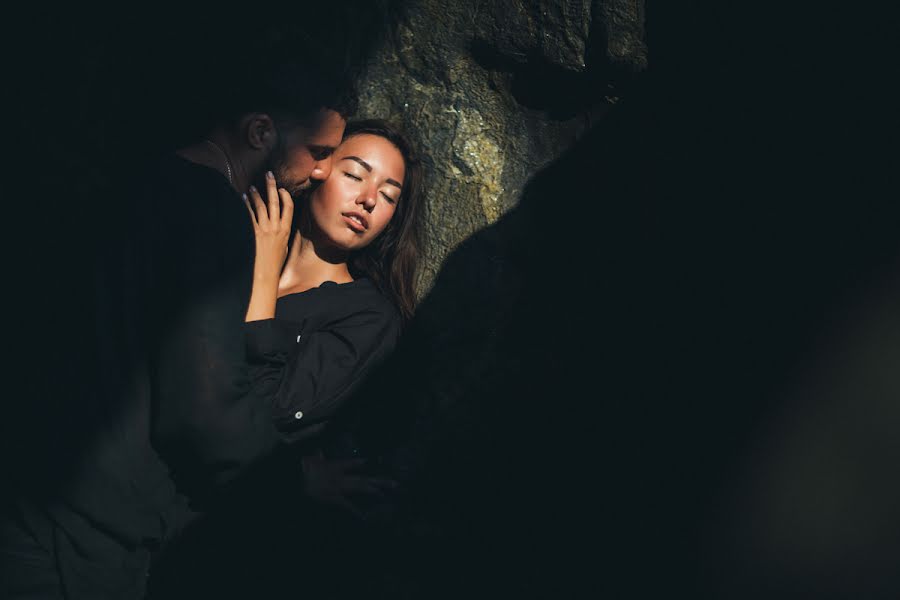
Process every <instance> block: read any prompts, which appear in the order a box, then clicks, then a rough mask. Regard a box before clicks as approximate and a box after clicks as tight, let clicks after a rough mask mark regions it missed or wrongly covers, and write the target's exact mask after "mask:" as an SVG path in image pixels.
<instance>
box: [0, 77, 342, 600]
mask: <svg viewBox="0 0 900 600" xmlns="http://www.w3.org/2000/svg"><path fill="white" fill-rule="evenodd" d="M253 83H254V85H253V86H247V88H249V93H246V94H243V95H241V96H235V97H234V98H233V99H234V100H236V102H235V103H234V106H232V107H231V109H230V110H229V111H225V112H223V113H221V114H220V115H219V116H218V117H217V118H216V124H215V126H214V127H212V129H211V131H210V132H209V134H208V135H207V136H206V137H205V138H204V139H203V140H201V141H198V142H196V143H193V144H190V145H188V146H187V147H185V148H183V149H181V150H179V151H178V152H177V154H176V155H173V156H168V157H166V158H165V159H163V160H162V161H160V163H159V164H158V165H155V166H154V167H153V168H152V169H150V170H147V171H146V172H145V173H143V174H142V177H141V179H140V180H139V181H140V182H141V183H140V184H139V185H136V186H134V187H127V188H126V187H124V186H123V187H122V188H121V189H119V190H118V192H117V195H116V196H117V197H113V198H112V199H111V201H110V202H108V203H105V204H100V205H99V206H100V207H112V208H111V210H109V211H107V212H106V213H105V214H102V215H101V217H99V218H103V219H107V220H108V222H106V223H103V226H102V227H98V229H100V230H104V229H112V233H111V234H109V235H107V238H106V239H105V240H104V241H102V242H101V246H102V248H101V250H102V254H103V255H104V258H105V263H106V264H105V265H104V268H103V269H102V270H101V271H102V273H101V277H100V280H101V281H102V283H101V285H100V288H101V293H100V294H98V297H99V301H100V305H99V306H98V307H97V314H98V315H99V319H98V321H99V322H98V323H97V327H98V330H99V335H98V340H99V344H98V350H97V359H96V366H97V368H98V373H99V376H97V377H96V378H95V380H94V386H95V388H94V389H92V390H89V392H90V393H86V394H84V397H79V396H77V395H76V394H75V393H74V391H73V396H74V397H73V398H72V399H71V402H70V403H69V405H70V406H72V407H74V408H73V409H71V410H68V411H67V412H65V413H63V414H50V415H48V422H52V423H53V426H52V428H53V429H54V431H56V432H64V433H65V435H59V436H58V437H57V438H56V440H55V442H56V445H57V447H56V448H55V449H54V453H53V454H52V455H49V454H48V460H47V461H45V463H42V464H41V465H39V466H37V467H36V468H34V469H32V471H33V473H32V474H31V477H30V480H29V481H28V482H27V484H26V485H23V486H21V489H20V490H19V491H20V493H19V494H18V495H17V497H16V498H15V500H14V501H13V502H10V503H8V505H7V506H4V510H3V514H2V515H0V551H2V554H0V556H2V558H0V560H2V565H0V581H2V583H0V592H2V593H0V596H3V597H14V598H15V597H29V598H30V597H41V598H142V597H143V596H144V594H145V590H146V585H147V575H148V570H149V564H150V559H151V555H152V554H153V552H154V551H155V550H156V549H158V548H159V547H160V546H162V545H163V544H165V543H167V542H168V541H170V540H171V539H172V538H173V536H175V534H176V533H177V532H178V531H179V529H180V528H181V527H182V526H183V525H184V523H185V522H186V519H187V518H188V517H189V516H190V514H191V512H192V510H193V509H196V508H200V509H203V508H205V507H207V506H210V505H212V504H214V503H216V502H217V501H218V500H219V499H221V498H223V497H227V496H228V495H229V494H230V493H232V492H233V490H231V489H229V488H234V487H239V486H240V485H241V482H242V480H246V478H247V477H248V472H250V471H252V470H254V469H263V470H265V469H275V470H276V471H277V472H278V473H279V476H280V484H281V486H280V488H279V493H280V494H290V493H291V490H292V488H294V489H296V490H297V491H299V490H300V488H301V487H302V482H301V475H300V474H301V469H300V466H299V465H298V464H295V463H294V462H292V460H291V461H286V460H283V457H284V456H286V453H285V454H284V455H282V454H279V452H278V449H279V441H280V440H279V436H278V435H277V433H276V431H275V429H274V427H273V426H272V424H271V420H270V418H269V410H268V405H267V404H266V403H265V402H264V396H265V391H264V390H258V389H254V388H253V386H251V383H253V382H250V381H249V380H248V375H247V370H246V367H245V364H246V361H247V359H248V355H249V358H250V359H251V360H263V361H264V360H266V356H267V353H268V352H271V351H273V347H272V345H271V344H272V343H273V339H272V337H271V335H270V334H271V332H269V331H267V329H266V328H267V327H268V326H269V322H266V321H261V322H257V323H252V324H248V325H246V326H245V325H244V323H243V316H244V314H243V313H244V311H245V310H246V302H247V299H248V297H249V290H250V281H251V269H252V259H253V232H252V229H251V227H250V222H249V219H248V217H247V213H246V209H245V207H244V205H243V203H242V202H241V198H240V193H239V192H242V191H245V190H246V188H247V187H248V186H249V185H250V184H251V183H254V182H256V185H257V186H258V187H260V189H263V187H262V185H261V183H260V182H262V181H263V177H264V174H265V172H266V171H268V170H271V171H273V172H274V173H275V175H276V177H277V180H278V182H279V184H280V185H282V186H283V187H285V188H287V189H288V190H289V191H291V192H292V193H295V192H297V191H299V190H301V189H303V188H305V187H308V186H310V185H311V184H312V183H313V182H315V181H316V180H322V179H325V178H326V177H327V176H328V174H329V172H330V170H331V153H332V152H333V150H334V148H335V147H336V146H337V145H338V143H339V142H340V139H341V136H342V133H343V128H344V122H345V119H346V117H347V116H348V115H349V114H350V113H351V112H352V111H353V109H354V106H353V104H354V99H353V98H352V95H351V94H348V93H347V91H346V90H347V89H349V87H348V86H347V85H346V84H345V82H344V81H342V80H340V79H339V78H336V77H333V76H332V75H331V74H330V73H329V72H328V71H327V70H317V69H315V68H314V67H313V66H312V65H309V64H302V63H301V64H290V65H287V66H285V65H275V66H274V67H273V68H272V69H270V71H268V72H265V73H261V74H258V75H257V76H256V77H254V80H253ZM126 199H131V200H133V201H132V202H131V205H130V206H129V205H128V203H127V202H125V200H126ZM100 212H101V211H98V213H100ZM116 225H117V226H116ZM110 226H111V227H110ZM245 327H246V329H245ZM245 340H248V343H247V344H246V345H245ZM60 387H62V386H60ZM48 439H49V436H48ZM279 461H281V464H279ZM260 493H266V492H265V490H260ZM189 507H190V508H189Z"/></svg>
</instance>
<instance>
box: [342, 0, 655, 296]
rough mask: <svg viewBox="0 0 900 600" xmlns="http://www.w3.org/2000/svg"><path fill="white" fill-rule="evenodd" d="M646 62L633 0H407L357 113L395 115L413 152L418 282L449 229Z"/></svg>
mask: <svg viewBox="0 0 900 600" xmlns="http://www.w3.org/2000/svg"><path fill="white" fill-rule="evenodd" d="M646 64H647V50H646V46H645V44H644V41H643V2H642V0H607V1H594V2H590V1H588V0H571V1H564V0H500V1H494V2H484V1H481V0H457V1H454V2H451V3H449V4H448V3H445V2H441V1H438V0H418V1H415V2H410V3H408V4H407V5H405V6H404V9H403V11H402V14H401V15H400V16H399V23H398V24H397V25H396V30H395V32H394V35H392V36H388V38H387V39H386V41H385V43H384V44H382V46H381V48H380V49H379V50H378V51H377V52H376V53H375V55H374V56H373V58H372V59H371V61H370V63H369V67H368V69H367V72H366V75H365V77H364V79H363V81H362V83H361V107H360V115H361V116H364V117H381V118H387V119H390V120H392V121H395V122H398V123H400V124H402V125H403V126H404V128H405V129H406V130H407V131H408V132H409V133H410V135H411V136H412V137H413V138H414V139H415V140H416V142H417V143H418V146H419V148H420V151H421V152H422V153H423V154H424V155H425V164H426V184H427V187H428V193H427V201H426V202H427V206H426V222H427V227H426V257H425V265H424V269H423V277H422V280H421V282H420V285H419V290H420V293H421V294H424V292H426V291H427V290H428V289H429V288H430V286H431V284H432V282H433V279H434V277H435V275H436V273H437V272H438V270H439V269H440V266H441V264H442V263H443V261H444V259H445V257H446V256H447V254H448V253H449V252H450V251H451V250H453V249H454V248H455V247H456V246H457V245H458V244H459V242H460V241H462V240H464V239H466V238H467V237H468V236H470V235H471V234H473V233H474V232H476V231H478V230H480V229H481V228H483V227H484V226H486V225H489V224H492V223H494V222H496V221H497V219H499V218H500V216H501V215H503V214H504V213H506V212H507V211H508V210H509V209H510V208H511V207H513V206H514V205H515V204H516V203H517V201H518V198H519V196H520V194H521V192H522V189H523V187H524V185H525V183H526V182H527V181H528V179H529V178H530V177H531V176H532V175H533V174H534V173H535V172H537V171H538V170H539V169H540V168H541V167H543V166H544V165H546V164H548V163H549V162H550V161H552V160H553V159H554V158H556V157H558V156H559V155H560V154H561V153H562V152H563V151H564V150H565V149H566V148H567V147H569V146H570V145H571V144H572V143H573V141H574V140H575V139H577V138H578V136H579V135H580V134H581V133H582V132H583V131H585V130H586V129H587V128H589V127H590V125H591V124H592V123H593V122H594V121H595V120H596V119H597V118H598V117H599V116H601V115H602V114H603V112H604V111H605V108H606V107H608V106H609V105H611V104H613V103H615V101H616V100H617V94H618V85H619V84H620V83H621V82H623V81H627V78H628V76H629V75H631V74H633V73H635V72H638V71H641V70H642V69H644V68H645V66H646Z"/></svg>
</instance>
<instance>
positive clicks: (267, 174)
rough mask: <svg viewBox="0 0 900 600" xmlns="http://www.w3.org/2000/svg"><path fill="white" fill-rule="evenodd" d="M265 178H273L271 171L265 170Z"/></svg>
mask: <svg viewBox="0 0 900 600" xmlns="http://www.w3.org/2000/svg"><path fill="white" fill-rule="evenodd" d="M266 179H275V176H274V175H272V171H266Z"/></svg>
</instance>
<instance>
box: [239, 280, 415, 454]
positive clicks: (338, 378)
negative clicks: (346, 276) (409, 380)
mask: <svg viewBox="0 0 900 600" xmlns="http://www.w3.org/2000/svg"><path fill="white" fill-rule="evenodd" d="M248 325H249V326H253V325H256V326H255V327H253V328H252V329H251V328H248V356H249V357H250V358H251V360H254V361H256V362H255V363H254V367H255V368H254V369H253V371H252V373H253V375H252V376H253V377H254V386H256V387H257V388H259V389H261V390H267V391H269V390H272V391H273V393H272V395H271V396H270V397H269V398H270V401H271V408H272V415H273V418H274V421H275V424H276V426H277V428H278V429H279V431H281V432H282V433H283V434H284V436H285V438H286V439H288V440H290V441H292V442H297V441H302V440H308V439H310V437H312V436H313V435H315V434H317V433H319V432H321V431H322V429H323V428H324V426H325V424H326V423H327V422H328V420H329V419H330V417H331V416H332V415H334V414H335V413H336V412H337V411H338V410H339V409H340V408H341V407H342V406H343V405H344V404H345V403H346V401H347V400H348V399H349V398H350V397H351V396H352V394H353V392H354V391H355V390H356V389H357V388H358V387H359V384H360V383H361V382H362V381H363V380H364V378H365V376H366V375H367V374H368V373H369V372H371V369H372V367H373V366H375V365H378V364H379V363H380V362H382V361H383V360H384V359H385V358H386V357H387V356H388V354H389V353H390V352H391V351H392V350H393V348H394V347H395V346H396V343H397V339H398V337H399V335H400V316H399V313H398V312H397V310H396V309H395V308H394V306H393V305H392V304H391V303H390V301H388V300H387V298H385V297H384V296H383V295H382V294H381V293H380V292H379V291H378V289H377V288H376V287H375V285H374V283H372V281H371V280H369V279H367V278H360V279H357V280H355V281H352V282H349V283H343V284H337V283H335V282H333V281H326V282H324V283H323V284H322V285H321V286H319V287H317V288H313V289H309V290H306V291H304V292H300V293H296V294H289V295H287V296H282V297H281V298H279V299H278V303H277V305H276V310H275V319H274V320H270V321H264V322H259V324H258V325H257V324H254V323H249V324H248Z"/></svg>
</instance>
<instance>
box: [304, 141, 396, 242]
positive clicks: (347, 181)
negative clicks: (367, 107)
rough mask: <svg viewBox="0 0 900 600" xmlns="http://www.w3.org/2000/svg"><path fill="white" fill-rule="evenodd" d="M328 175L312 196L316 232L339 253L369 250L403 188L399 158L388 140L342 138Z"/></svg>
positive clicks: (388, 219)
mask: <svg viewBox="0 0 900 600" xmlns="http://www.w3.org/2000/svg"><path fill="white" fill-rule="evenodd" d="M333 161H334V162H333V165H332V170H331V174H330V175H329V176H328V179H326V180H325V181H324V182H323V183H322V185H320V186H319V187H318V188H317V189H316V190H315V191H314V192H313V193H312V197H311V198H310V203H309V210H310V212H311V215H312V219H313V222H314V223H315V224H316V226H317V228H318V230H319V232H320V233H321V234H322V235H323V236H324V238H325V239H327V240H328V241H329V242H330V243H332V244H334V245H335V246H337V247H338V248H341V249H343V250H348V251H352V250H358V249H360V248H363V247H365V246H367V245H368V244H369V243H371V242H372V240H374V239H375V238H376V237H378V235H379V234H381V232H382V231H384V228H385V227H387V224H388V222H389V221H390V220H391V217H393V216H394V210H395V209H396V207H397V200H398V199H399V198H400V190H401V187H402V185H403V177H404V175H405V174H406V166H405V164H404V161H403V155H402V154H400V151H399V150H398V149H397V147H396V146H394V145H393V144H392V143H391V142H389V141H388V140H386V139H384V138H383V137H379V136H376V135H371V134H367V133H363V134H359V135H354V136H353V137H350V138H347V139H346V140H344V141H343V142H342V143H341V145H340V146H338V148H337V150H335V152H334V159H333Z"/></svg>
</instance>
